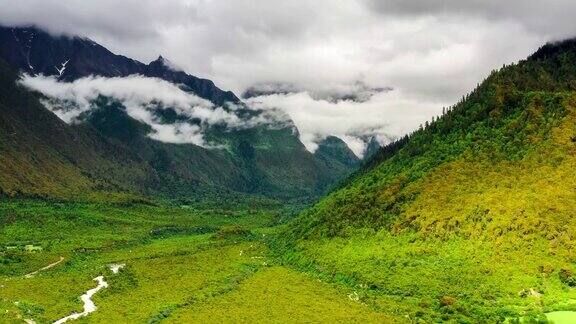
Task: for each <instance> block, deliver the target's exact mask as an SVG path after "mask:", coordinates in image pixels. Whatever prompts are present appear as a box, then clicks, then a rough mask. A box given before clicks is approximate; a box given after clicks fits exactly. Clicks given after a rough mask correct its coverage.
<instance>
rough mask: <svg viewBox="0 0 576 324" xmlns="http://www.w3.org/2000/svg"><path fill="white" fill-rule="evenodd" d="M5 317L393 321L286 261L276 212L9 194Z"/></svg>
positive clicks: (2, 285)
mask: <svg viewBox="0 0 576 324" xmlns="http://www.w3.org/2000/svg"><path fill="white" fill-rule="evenodd" d="M0 211H1V215H2V219H1V224H2V225H1V226H2V227H1V229H0V240H1V241H0V245H1V246H2V254H0V310H1V312H0V322H2V323H23V322H24V321H27V322H28V323H32V321H34V322H35V323H52V322H54V321H56V320H58V319H61V318H64V317H66V316H68V315H71V314H73V313H81V312H82V311H83V301H82V300H81V298H80V296H81V295H83V294H84V293H86V292H87V291H88V290H90V289H93V288H96V287H97V286H98V282H97V281H95V280H93V279H94V278H97V277H98V276H102V277H103V278H102V279H103V281H104V282H105V283H106V284H107V287H102V288H101V289H100V290H98V291H97V292H95V293H94V295H93V296H92V301H93V302H94V304H95V306H96V310H95V311H93V312H91V313H89V314H88V315H87V316H84V317H80V318H79V319H77V320H71V321H70V323H71V322H81V323H83V322H89V323H158V322H168V323H169V322H179V323H182V322H198V323H207V322H215V323H222V322H266V323H270V322H332V323H334V322H363V323H365V322H377V323H382V322H393V321H395V319H394V317H390V316H387V315H385V314H383V313H379V312H377V311H375V310H374V309H372V308H370V307H369V306H367V305H365V304H362V303H361V302H359V300H358V299H357V298H355V295H354V293H353V291H352V290H351V289H349V288H347V287H343V286H339V285H335V284H332V283H327V282H323V281H322V280H320V279H318V278H316V277H314V276H312V275H309V274H305V273H302V272H299V271H296V270H294V269H293V268H290V267H287V266H283V265H281V264H279V263H278V262H277V261H275V260H276V259H275V258H274V257H272V256H271V255H270V253H269V250H268V248H267V245H266V244H265V243H264V242H265V241H266V239H267V235H271V234H272V233H271V232H273V230H271V229H270V228H269V227H268V226H269V225H271V224H274V223H275V222H276V218H277V217H278V214H277V213H274V212H260V211H238V212H226V211H213V210H212V211H211V210H202V211H199V210H194V209H192V208H187V207H186V206H181V207H178V208H176V207H170V208H166V207H154V206H129V207H126V206H124V207H120V206H116V207H113V206H106V205H97V204H61V203H46V202H30V201H20V202H4V203H2V205H1V207H0Z"/></svg>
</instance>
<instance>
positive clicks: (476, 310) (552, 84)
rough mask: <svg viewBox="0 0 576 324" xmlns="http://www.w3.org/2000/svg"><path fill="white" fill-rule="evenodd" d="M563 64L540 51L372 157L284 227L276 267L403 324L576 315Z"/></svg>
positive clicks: (575, 101) (573, 86)
mask: <svg viewBox="0 0 576 324" xmlns="http://www.w3.org/2000/svg"><path fill="white" fill-rule="evenodd" d="M574 62H576V41H574V40H571V41H566V42H563V43H560V44H550V45H546V46H544V47H543V48H541V49H540V50H539V51H538V52H537V53H536V54H534V55H532V56H531V57H529V58H528V59H527V60H525V61H522V62H520V63H518V64H516V65H513V66H505V67H503V68H502V69H500V70H499V71H495V72H493V73H492V74H491V75H490V76H489V77H488V78H487V79H486V80H485V81H484V82H483V83H482V84H480V85H479V86H478V87H477V88H476V89H475V90H474V91H473V92H472V93H471V94H469V95H468V96H466V97H464V98H463V99H462V101H461V102H459V103H458V104H456V105H455V106H453V107H450V108H449V109H447V111H446V112H445V114H444V115H442V116H441V117H440V118H438V119H437V120H435V121H433V122H432V123H430V124H428V123H427V124H426V125H425V126H424V127H423V128H422V129H420V130H418V131H416V132H414V133H412V134H410V135H409V136H407V137H406V138H404V139H402V140H400V141H399V142H397V143H394V144H392V145H390V146H388V147H386V148H384V149H382V150H381V151H380V152H379V153H378V154H377V155H376V156H375V157H374V159H373V160H372V161H371V162H370V163H368V164H367V165H366V166H365V167H364V168H363V170H361V171H360V172H358V173H357V174H356V175H355V176H354V177H353V178H351V179H350V180H349V181H347V182H346V183H345V184H344V185H343V186H341V187H340V188H339V189H338V190H335V191H333V192H332V193H330V194H329V195H328V196H327V197H326V198H324V199H322V200H321V201H320V202H319V203H318V204H316V205H315V206H313V207H312V208H310V209H309V210H307V211H306V212H304V213H303V214H302V215H301V216H300V217H299V218H298V219H297V220H296V221H295V222H294V224H292V226H291V227H290V228H289V229H288V234H289V235H288V236H290V237H291V240H287V241H288V243H287V244H284V245H283V246H284V249H286V251H285V252H286V255H285V260H286V262H288V263H292V264H296V265H298V266H300V267H303V268H305V269H309V270H312V271H315V272H318V273H321V274H324V275H326V276H328V277H330V278H332V280H336V281H341V282H344V283H346V284H349V285H354V286H356V285H361V286H358V287H363V288H358V289H359V290H362V294H363V298H365V302H367V303H371V304H373V306H374V307H377V308H383V309H386V310H387V311H388V312H393V313H395V314H397V315H407V316H409V317H410V318H413V319H416V318H419V319H422V320H426V321H428V320H433V319H434V320H438V319H444V320H447V319H452V320H462V321H476V320H479V319H484V320H489V321H503V320H504V319H505V318H513V317H519V316H533V317H537V316H538V315H539V314H542V313H543V312H546V311H551V310H558V309H569V310H576V292H574V291H573V290H572V289H571V287H572V286H575V285H576V284H575V282H576V277H574V276H573V273H574V272H573V271H574V270H576V267H575V264H574V261H576V260H575V259H574V257H575V255H574V244H575V243H576V241H575V240H574V236H575V235H576V220H575V219H574V215H575V214H576V175H574V170H576V92H575V90H576V64H574ZM284 243H286V242H284Z"/></svg>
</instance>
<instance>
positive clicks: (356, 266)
mask: <svg viewBox="0 0 576 324" xmlns="http://www.w3.org/2000/svg"><path fill="white" fill-rule="evenodd" d="M527 246H529V248H527ZM282 257H283V259H284V261H285V262H286V263H288V264H292V265H296V266H298V267H299V268H300V269H302V270H305V271H310V272H312V273H316V275H317V276H318V277H320V278H323V279H326V280H330V281H333V282H339V283H342V284H344V285H347V286H349V287H358V289H359V294H360V299H361V300H362V301H363V302H365V303H367V304H369V305H371V306H372V308H374V309H376V310H381V311H384V312H386V313H388V314H394V315H397V316H408V317H409V318H411V319H418V320H423V321H437V320H453V321H463V322H475V321H477V320H485V321H490V322H500V321H504V320H505V319H506V318H514V317H524V316H528V317H541V316H542V315H543V314H544V313H545V312H549V311H554V310H576V290H574V289H572V288H570V287H569V286H568V285H566V284H565V283H563V282H561V280H560V276H559V272H560V271H561V270H562V269H568V270H573V269H574V264H573V260H572V259H571V258H570V257H568V256H564V255H559V254H557V253H556V251H554V250H550V249H549V245H548V242H547V241H546V240H540V241H536V242H525V243H522V242H518V241H516V240H515V241H502V242H500V243H498V244H496V243H494V242H490V241H484V240H476V239H474V240H471V239H462V238H453V239H449V240H438V239H426V240H422V239H420V238H419V237H418V235H417V234H402V235H392V234H390V233H388V232H387V231H381V232H377V233H374V232H370V231H368V232H365V233H364V232H361V231H359V232H357V233H356V234H354V235H351V236H350V237H348V238H332V239H323V240H314V241H310V240H309V241H301V242H299V243H298V244H297V245H296V246H294V247H293V248H292V250H291V251H289V252H287V253H284V255H283V256H282ZM531 290H533V291H534V293H531Z"/></svg>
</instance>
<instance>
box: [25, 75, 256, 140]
mask: <svg viewBox="0 0 576 324" xmlns="http://www.w3.org/2000/svg"><path fill="white" fill-rule="evenodd" d="M20 83H21V84H23V85H24V86H26V87H28V88H30V89H33V90H36V91H39V92H41V93H43V94H44V95H46V96H47V97H48V98H50V99H49V100H44V104H45V105H46V107H47V108H48V109H50V110H51V111H52V112H54V113H55V114H56V115H57V116H58V117H59V118H60V119H62V120H63V121H65V122H67V123H74V122H77V121H78V118H79V117H80V116H81V115H82V114H83V113H85V112H88V111H90V110H91V109H94V106H93V101H94V100H95V99H97V98H98V97H99V96H104V97H109V98H113V99H115V100H118V101H119V102H120V103H122V104H123V105H124V107H125V108H126V113H127V114H128V115H129V116H130V117H132V118H134V119H136V120H138V121H140V122H143V123H145V124H147V125H149V126H150V127H151V128H152V130H153V131H152V133H151V134H149V136H150V137H151V138H153V139H156V140H159V141H162V142H168V143H192V144H196V145H199V146H204V147H209V146H210V145H209V144H208V143H206V142H205V140H204V136H203V131H204V128H205V127H208V126H210V125H215V124H225V125H227V126H229V127H242V126H243V125H244V124H245V122H244V121H242V120H240V118H239V117H238V116H236V115H235V114H234V113H232V112H228V111H226V110H224V109H223V108H222V107H215V106H214V105H213V104H212V103H211V102H209V101H207V100H204V99H202V98H199V97H198V96H195V95H193V94H191V93H188V92H186V91H183V90H181V89H180V88H178V87H177V86H176V85H174V84H172V83H170V82H167V81H164V80H161V79H157V78H148V77H143V76H138V75H134V76H129V77H123V78H104V77H86V78H81V79H78V80H76V81H74V82H59V81H58V80H56V78H54V77H46V76H41V75H40V76H29V75H24V76H23V77H22V79H21V81H20ZM158 107H160V108H163V107H165V108H167V107H169V108H172V109H174V110H175V111H176V112H177V113H178V114H179V115H181V116H185V117H189V118H193V119H198V120H200V122H201V123H200V125H196V124H191V123H188V122H176V123H173V124H164V123H162V122H161V121H160V120H159V118H158V117H157V116H155V115H154V113H153V110H154V109H157V108H158Z"/></svg>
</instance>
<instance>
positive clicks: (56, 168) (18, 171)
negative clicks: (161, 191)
mask: <svg viewBox="0 0 576 324" xmlns="http://www.w3.org/2000/svg"><path fill="white" fill-rule="evenodd" d="M16 79H17V75H16V74H15V72H14V71H13V70H12V69H10V68H9V67H7V66H6V64H5V63H4V62H2V61H1V60H0V161H1V162H0V169H1V172H0V191H1V192H2V193H3V194H4V195H9V196H18V195H23V196H40V197H47V196H50V197H55V198H65V197H71V196H76V197H80V196H82V195H90V194H92V193H95V192H102V191H105V192H108V193H111V192H118V191H122V192H129V191H135V190H136V188H140V187H144V186H153V185H154V183H155V182H157V181H158V178H157V177H156V176H155V173H154V170H153V169H152V168H150V167H149V166H148V165H147V163H145V162H144V161H143V160H142V159H141V158H140V157H139V156H138V155H135V154H133V153H131V152H130V151H128V150H126V149H125V148H124V147H122V146H121V145H118V144H116V143H113V142H111V141H109V140H107V139H106V138H104V137H103V136H102V135H100V134H98V133H97V132H96V131H95V130H94V129H92V128H91V127H85V126H71V125H67V124H66V123H64V122H63V121H61V120H60V119H58V118H57V117H56V116H55V115H54V114H52V113H51V112H49V111H48V110H46V109H45V108H44V107H43V106H42V105H41V104H40V103H39V102H38V99H37V95H36V94H34V93H31V92H30V91H28V90H26V89H24V88H22V87H19V86H17V85H16V83H15V81H16Z"/></svg>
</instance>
